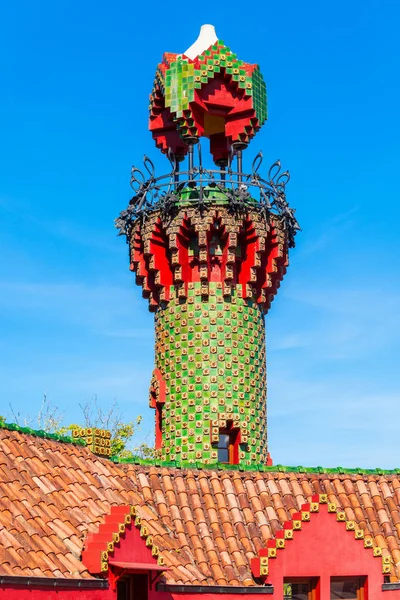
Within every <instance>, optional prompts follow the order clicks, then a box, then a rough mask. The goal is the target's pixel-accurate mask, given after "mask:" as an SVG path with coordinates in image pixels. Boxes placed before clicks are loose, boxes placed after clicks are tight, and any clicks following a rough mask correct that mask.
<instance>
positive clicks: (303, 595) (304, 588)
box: [283, 577, 319, 600]
mask: <svg viewBox="0 0 400 600" xmlns="http://www.w3.org/2000/svg"><path fill="white" fill-rule="evenodd" d="M318 581H319V580H318V578H317V577H313V578H312V579H298V578H290V577H289V578H287V579H285V580H284V584H283V598H284V600H317V599H318V598H319V592H318ZM317 593H318V596H317Z"/></svg>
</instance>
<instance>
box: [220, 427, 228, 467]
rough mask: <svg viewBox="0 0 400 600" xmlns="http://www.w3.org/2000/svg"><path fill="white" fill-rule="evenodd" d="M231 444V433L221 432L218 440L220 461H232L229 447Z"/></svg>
mask: <svg viewBox="0 0 400 600" xmlns="http://www.w3.org/2000/svg"><path fill="white" fill-rule="evenodd" d="M230 446H231V436H230V435H229V433H220V434H219V442H218V462H220V463H230V459H229V454H230V452H229V448H230Z"/></svg>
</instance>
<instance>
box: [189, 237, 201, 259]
mask: <svg viewBox="0 0 400 600" xmlns="http://www.w3.org/2000/svg"><path fill="white" fill-rule="evenodd" d="M199 252H200V248H199V240H198V238H197V235H196V234H195V233H193V234H192V235H191V236H190V238H189V247H188V255H189V256H191V257H193V258H198V256H199Z"/></svg>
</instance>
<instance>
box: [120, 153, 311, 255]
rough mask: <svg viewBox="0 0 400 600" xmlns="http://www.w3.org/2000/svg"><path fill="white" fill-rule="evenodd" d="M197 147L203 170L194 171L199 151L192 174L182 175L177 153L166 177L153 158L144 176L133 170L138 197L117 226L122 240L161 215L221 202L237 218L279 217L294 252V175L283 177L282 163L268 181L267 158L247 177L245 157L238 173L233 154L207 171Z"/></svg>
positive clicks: (272, 170) (258, 160)
mask: <svg viewBox="0 0 400 600" xmlns="http://www.w3.org/2000/svg"><path fill="white" fill-rule="evenodd" d="M197 147H198V166H195V165H194V160H193V148H190V151H189V160H188V169H187V170H186V171H180V170H179V162H178V160H177V159H176V157H175V156H174V155H173V154H172V153H171V152H169V153H168V155H167V156H168V159H169V161H170V163H171V167H172V170H171V171H170V173H168V174H166V175H161V176H160V177H156V175H155V166H154V164H153V162H152V161H151V160H150V158H148V157H147V156H145V157H144V160H143V165H144V168H143V171H141V170H140V169H138V168H137V167H135V166H134V167H132V171H131V182H130V183H131V187H132V189H133V190H134V195H133V197H132V199H131V200H130V202H129V205H128V207H127V209H126V210H123V211H122V212H121V213H120V215H119V217H118V218H117V219H116V220H115V226H116V227H117V229H118V230H119V235H129V231H130V229H131V226H132V225H133V223H135V222H136V221H137V220H138V219H146V216H147V215H149V213H151V212H153V211H155V210H157V211H160V212H161V213H163V215H164V216H165V217H167V216H168V215H172V214H174V212H175V211H176V209H177V208H178V207H180V206H182V205H183V204H185V205H191V206H196V207H197V209H198V210H199V211H200V212H203V211H205V210H207V207H208V206H209V205H210V204H211V203H215V201H216V199H217V200H220V201H222V202H224V203H225V202H226V204H227V205H228V207H229V209H230V210H232V212H234V213H241V212H245V211H246V210H248V209H249V208H252V209H253V210H257V211H259V212H261V213H263V214H264V215H265V217H266V218H267V217H268V216H269V215H270V214H274V215H277V216H279V218H280V220H281V223H282V225H283V227H284V228H285V230H286V232H287V236H288V242H289V247H293V246H294V238H295V235H296V232H297V231H298V230H299V229H300V227H299V224H298V222H297V219H296V218H295V216H294V215H295V210H294V209H292V208H290V207H289V204H288V202H287V200H286V193H285V188H286V184H287V183H288V181H289V179H290V175H289V171H284V172H281V163H280V161H279V160H277V161H276V162H275V163H274V164H273V165H272V166H271V167H270V169H269V171H268V175H267V179H263V178H262V177H261V176H260V175H259V173H258V171H259V169H260V167H261V164H262V161H263V156H262V153H261V152H259V153H258V154H257V156H256V157H255V158H254V160H253V164H252V168H251V173H249V174H246V173H243V172H242V161H241V153H240V158H239V157H238V160H237V170H235V171H234V170H233V169H232V159H233V154H231V156H230V157H229V160H228V162H227V164H226V166H222V167H221V168H219V169H205V168H204V167H203V166H202V159H201V146H200V144H199V145H198V146H197ZM238 154H239V153H238ZM144 171H147V173H148V175H145V174H144Z"/></svg>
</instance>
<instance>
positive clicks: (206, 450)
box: [117, 26, 297, 467]
mask: <svg viewBox="0 0 400 600" xmlns="http://www.w3.org/2000/svg"><path fill="white" fill-rule="evenodd" d="M265 119H266V91H265V83H264V81H263V78H262V75H261V73H260V70H259V68H258V66H257V65H249V64H246V63H244V62H243V61H241V60H239V59H238V58H237V57H236V55H235V54H233V53H232V52H231V50H230V49H229V48H227V47H226V46H225V44H224V43H223V42H222V41H218V39H217V37H216V35H215V31H214V28H213V27H211V26H203V27H202V31H201V34H200V36H199V39H198V40H197V41H196V42H195V44H194V45H193V46H192V47H191V48H189V50H187V51H186V53H185V54H183V55H176V54H170V53H168V54H165V55H164V58H163V62H162V63H161V64H160V65H159V66H158V69H157V72H156V78H155V83H154V88H153V92H152V94H151V96H150V130H151V131H152V134H153V137H154V139H155V141H156V144H157V146H158V147H159V148H160V149H161V150H162V152H164V153H168V158H169V160H170V162H171V164H172V172H171V173H170V174H169V175H168V176H164V177H160V178H156V177H155V175H154V171H153V165H152V163H151V161H150V160H149V159H147V158H146V159H145V167H146V169H147V170H148V171H149V173H150V178H149V179H148V180H147V181H144V178H143V180H140V176H141V173H140V171H139V170H138V169H136V168H134V169H133V170H132V182H133V184H134V185H135V184H136V193H135V195H134V197H133V198H132V200H131V202H130V205H129V207H128V209H127V210H126V211H123V212H122V213H121V215H120V217H119V219H117V226H118V227H119V228H120V232H121V233H123V234H125V235H126V236H127V241H128V243H129V248H130V257H131V269H132V270H133V271H134V272H135V273H136V281H137V283H138V284H139V285H141V286H142V288H143V295H144V297H146V298H148V299H149V305H150V310H151V311H154V312H155V329H156V349H155V369H154V372H153V376H152V380H151V385H150V405H151V406H152V407H153V408H154V409H155V410H156V452H157V455H158V457H159V458H160V459H162V460H164V461H179V462H181V463H183V464H184V463H185V462H187V463H188V464H189V463H191V464H192V463H193V462H201V463H203V464H212V463H216V462H218V460H220V461H221V460H224V462H230V463H233V464H240V465H243V466H248V467H250V466H251V467H254V466H256V465H259V464H265V462H266V461H267V457H268V452H267V419H266V363H265V326H264V315H265V313H266V312H267V310H268V308H269V306H270V303H271V301H272V299H273V297H274V295H275V293H276V292H277V289H278V287H279V284H280V281H281V279H282V277H283V275H284V274H285V271H286V267H287V264H288V248H289V247H290V246H291V245H293V237H294V234H295V231H296V228H297V223H296V220H295V219H294V216H293V211H292V210H291V209H290V208H289V207H288V205H287V203H286V199H285V193H284V188H285V183H286V182H287V180H288V173H282V174H280V173H279V169H280V165H279V163H276V164H275V165H273V168H272V171H271V170H270V174H269V179H268V181H264V180H263V179H261V177H260V176H259V175H258V172H257V170H258V164H257V163H258V162H261V155H259V156H258V157H256V161H255V162H254V163H253V169H252V173H251V174H250V175H248V176H247V175H244V174H243V173H242V151H243V150H244V149H245V148H246V146H247V144H248V142H249V141H250V139H251V138H252V137H253V136H254V135H255V133H256V132H257V130H258V129H259V128H260V126H261V125H262V124H263V122H264V121H265ZM202 136H204V137H208V138H209V139H210V150H211V154H212V156H213V160H214V162H215V163H216V165H217V168H216V169H214V170H205V169H204V168H203V167H202V165H201V155H199V161H200V164H199V165H198V166H194V147H195V145H196V144H197V143H198V142H199V138H200V137H202ZM186 154H188V168H187V170H186V171H179V162H180V161H182V160H183V158H184V156H185V155H186ZM234 157H236V159H237V162H236V165H237V167H236V169H235V171H234V170H233V166H232V160H233V158H234Z"/></svg>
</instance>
